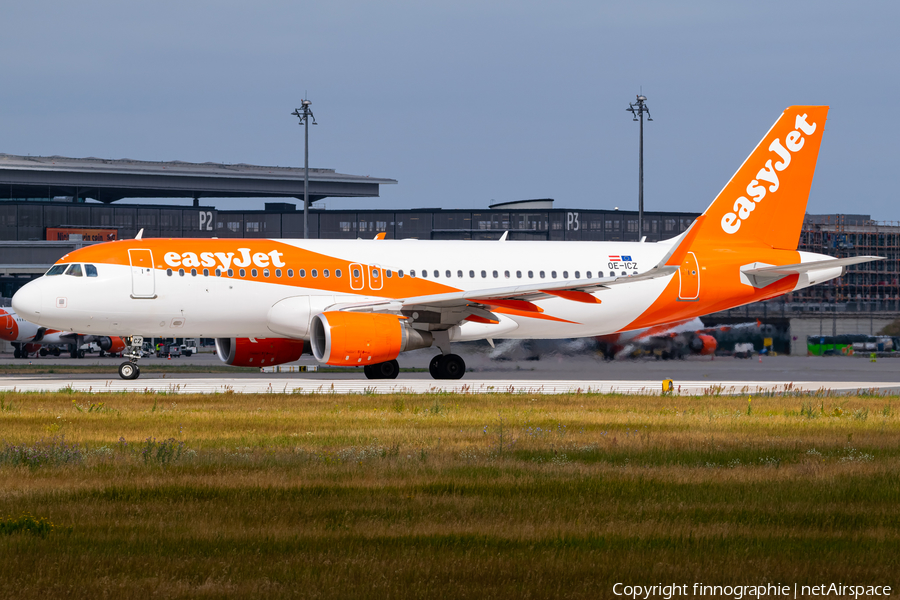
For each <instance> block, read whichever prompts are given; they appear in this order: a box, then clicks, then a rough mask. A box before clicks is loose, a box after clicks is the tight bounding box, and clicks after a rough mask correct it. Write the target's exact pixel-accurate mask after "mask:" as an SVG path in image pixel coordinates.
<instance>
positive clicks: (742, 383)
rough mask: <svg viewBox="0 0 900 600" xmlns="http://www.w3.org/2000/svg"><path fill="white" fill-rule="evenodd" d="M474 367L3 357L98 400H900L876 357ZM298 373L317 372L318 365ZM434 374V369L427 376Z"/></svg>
mask: <svg viewBox="0 0 900 600" xmlns="http://www.w3.org/2000/svg"><path fill="white" fill-rule="evenodd" d="M457 351H459V352H460V355H461V356H463V358H464V359H465V361H466V364H467V367H468V368H467V372H466V375H465V377H464V378H463V379H460V380H453V381H446V380H441V381H439V380H434V379H432V378H431V376H430V375H429V374H428V372H427V366H428V361H429V360H430V359H431V357H432V356H433V355H434V351H433V350H420V351H416V352H411V353H408V354H404V355H403V356H401V358H400V366H401V368H414V369H420V371H418V372H401V373H400V376H399V377H398V378H397V379H394V380H369V379H366V378H365V377H364V375H363V374H362V372H361V369H347V370H346V371H341V372H308V373H296V372H295V373H247V372H236V373H233V374H232V373H224V372H222V373H202V372H199V373H148V372H146V371H145V372H144V373H142V374H141V377H140V378H139V379H136V380H131V381H125V380H122V379H120V378H119V377H118V374H117V372H116V369H117V367H118V365H119V363H120V362H122V359H119V358H113V357H104V358H99V357H96V356H90V357H86V358H84V359H72V358H67V357H65V358H64V357H60V358H53V357H39V358H31V359H13V358H12V356H11V355H0V364H27V363H31V364H40V365H72V364H76V365H84V366H87V365H92V366H96V367H97V372H92V373H79V374H52V373H51V374H42V375H31V374H23V375H3V376H0V391H10V390H18V391H53V390H59V389H65V388H71V389H75V390H84V391H92V392H118V391H166V392H168V393H216V392H219V393H222V392H228V391H232V392H244V393H261V392H286V393H326V392H327V393H331V392H334V393H395V392H410V393H440V392H468V393H475V392H507V391H511V392H515V393H534V394H540V393H572V392H601V393H608V392H618V393H645V394H659V393H660V391H661V390H662V381H663V380H665V379H671V380H672V381H673V384H674V389H675V393H681V394H702V393H709V392H717V393H723V394H742V393H773V392H774V393H778V392H785V391H788V392H796V391H806V392H814V391H818V390H830V391H832V392H835V393H856V392H858V391H860V390H865V391H867V392H872V393H882V394H898V393H900V359H895V358H879V359H878V360H877V361H876V362H871V361H870V360H869V359H868V358H866V357H859V356H833V357H805V356H803V357H798V356H764V357H762V358H759V357H754V358H751V359H736V358H732V357H716V358H712V357H688V358H687V359H685V360H670V361H663V360H654V359H637V360H619V361H605V360H603V359H602V358H601V357H599V356H597V355H594V354H579V355H564V354H550V355H545V356H542V357H541V359H540V360H509V361H507V360H492V359H490V358H489V356H488V352H487V351H486V350H485V349H483V348H478V347H474V348H467V347H460V348H458V349H457ZM159 364H167V365H172V364H175V365H178V364H181V365H187V364H190V365H195V366H200V367H202V366H204V365H207V366H209V365H217V366H220V365H222V364H223V363H221V362H220V361H219V360H218V358H217V357H216V356H214V355H213V354H212V353H200V354H198V355H194V356H192V357H181V358H172V359H158V358H156V357H148V358H144V359H141V361H140V365H141V366H151V365H159ZM294 364H306V365H316V364H317V363H316V362H315V360H314V359H312V357H304V358H303V359H302V360H301V361H298V363H294ZM423 369H424V370H423Z"/></svg>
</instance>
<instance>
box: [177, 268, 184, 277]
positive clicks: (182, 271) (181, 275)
mask: <svg viewBox="0 0 900 600" xmlns="http://www.w3.org/2000/svg"><path fill="white" fill-rule="evenodd" d="M178 276H179V277H184V269H178Z"/></svg>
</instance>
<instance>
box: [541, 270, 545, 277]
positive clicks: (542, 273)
mask: <svg viewBox="0 0 900 600" xmlns="http://www.w3.org/2000/svg"><path fill="white" fill-rule="evenodd" d="M541 279H544V272H543V271H541Z"/></svg>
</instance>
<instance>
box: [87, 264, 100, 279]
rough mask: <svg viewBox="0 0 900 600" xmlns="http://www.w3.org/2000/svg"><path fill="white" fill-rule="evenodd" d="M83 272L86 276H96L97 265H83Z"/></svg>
mask: <svg viewBox="0 0 900 600" xmlns="http://www.w3.org/2000/svg"><path fill="white" fill-rule="evenodd" d="M84 274H85V275H87V276H88V277H96V276H97V267H95V266H94V265H84Z"/></svg>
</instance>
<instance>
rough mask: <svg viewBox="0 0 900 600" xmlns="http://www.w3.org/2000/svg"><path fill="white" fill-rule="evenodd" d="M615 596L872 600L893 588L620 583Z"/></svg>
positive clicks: (832, 584)
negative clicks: (843, 599)
mask: <svg viewBox="0 0 900 600" xmlns="http://www.w3.org/2000/svg"><path fill="white" fill-rule="evenodd" d="M613 594H615V595H616V596H624V597H626V598H632V599H635V600H636V599H637V598H641V599H643V600H649V599H650V598H662V599H663V600H672V598H679V597H691V598H698V597H703V596H709V597H712V598H734V599H735V600H742V599H743V598H811V597H819V596H821V597H827V596H831V597H835V598H868V597H876V596H890V595H891V587H890V586H888V585H844V584H843V583H823V584H820V585H799V584H796V583H795V584H794V585H792V586H791V585H785V584H781V583H777V584H776V583H770V584H767V585H706V584H703V583H695V584H693V586H689V585H688V584H687V583H682V584H678V583H671V584H662V583H659V584H657V585H628V584H625V583H617V584H615V585H614V586H613Z"/></svg>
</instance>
